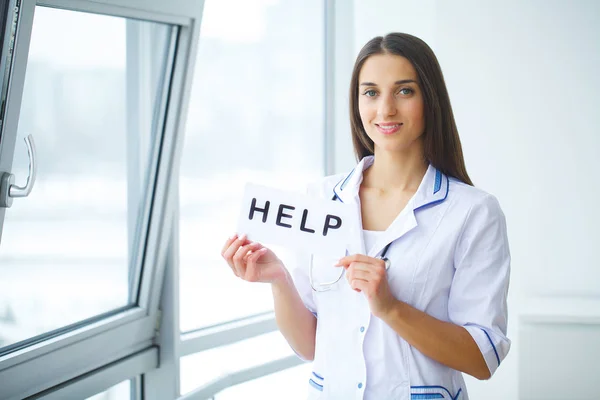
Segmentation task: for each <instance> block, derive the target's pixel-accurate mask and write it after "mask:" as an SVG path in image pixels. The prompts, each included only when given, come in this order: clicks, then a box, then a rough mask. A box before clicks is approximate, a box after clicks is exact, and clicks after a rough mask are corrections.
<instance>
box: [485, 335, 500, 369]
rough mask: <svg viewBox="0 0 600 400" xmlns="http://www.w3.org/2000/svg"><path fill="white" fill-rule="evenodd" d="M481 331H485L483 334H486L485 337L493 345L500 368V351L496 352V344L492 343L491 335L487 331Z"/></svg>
mask: <svg viewBox="0 0 600 400" xmlns="http://www.w3.org/2000/svg"><path fill="white" fill-rule="evenodd" d="M481 330H482V331H483V333H485V336H487V338H488V340H489V341H490V343H491V344H492V348H493V349H494V353H496V359H497V360H498V366H500V356H499V355H498V351H497V350H496V346H494V342H492V338H491V337H490V334H489V333H487V331H486V330H485V329H481Z"/></svg>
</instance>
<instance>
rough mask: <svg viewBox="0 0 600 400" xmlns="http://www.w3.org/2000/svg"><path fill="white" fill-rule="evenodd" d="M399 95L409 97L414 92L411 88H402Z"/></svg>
mask: <svg viewBox="0 0 600 400" xmlns="http://www.w3.org/2000/svg"><path fill="white" fill-rule="evenodd" d="M398 93H400V94H401V95H403V96H408V95H410V94H413V93H414V91H413V90H412V89H411V88H402V89H400V90H398Z"/></svg>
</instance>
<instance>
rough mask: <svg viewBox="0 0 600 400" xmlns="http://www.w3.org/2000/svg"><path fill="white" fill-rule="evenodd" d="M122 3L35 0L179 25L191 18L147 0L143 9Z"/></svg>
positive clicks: (38, 3) (52, 5)
mask: <svg viewBox="0 0 600 400" xmlns="http://www.w3.org/2000/svg"><path fill="white" fill-rule="evenodd" d="M122 3H123V4H122V5H119V4H114V3H110V4H109V3H104V2H101V1H98V0H95V1H92V0H37V5H38V6H44V7H51V8H60V9H65V10H69V11H80V12H87V13H92V14H100V15H108V16H114V17H122V18H131V19H140V20H145V21H152V22H159V23H165V24H171V25H179V26H190V25H191V23H192V18H191V17H190V16H189V15H177V9H173V10H172V11H173V12H174V13H173V14H166V13H164V12H161V11H157V10H156V7H153V4H152V1H147V3H148V4H147V5H145V7H144V9H141V8H134V7H131V6H129V5H126V4H127V2H126V1H122Z"/></svg>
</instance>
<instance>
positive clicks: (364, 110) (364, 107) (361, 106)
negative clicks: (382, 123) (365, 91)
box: [358, 99, 374, 128]
mask: <svg viewBox="0 0 600 400" xmlns="http://www.w3.org/2000/svg"><path fill="white" fill-rule="evenodd" d="M358 113H359V114H360V119H361V120H362V123H363V125H364V126H365V128H366V126H367V124H369V122H370V121H372V120H373V115H374V114H373V106H372V105H370V104H369V103H368V102H367V101H364V100H362V99H360V100H359V101H358Z"/></svg>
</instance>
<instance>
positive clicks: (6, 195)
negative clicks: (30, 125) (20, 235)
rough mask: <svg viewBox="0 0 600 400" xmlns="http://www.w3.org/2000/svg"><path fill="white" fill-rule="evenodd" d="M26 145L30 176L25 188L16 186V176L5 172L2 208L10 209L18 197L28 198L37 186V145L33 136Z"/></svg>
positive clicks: (0, 186) (0, 187)
mask: <svg viewBox="0 0 600 400" xmlns="http://www.w3.org/2000/svg"><path fill="white" fill-rule="evenodd" d="M25 144H26V145H27V154H28V156H29V176H28V177H27V182H26V183H25V186H24V187H21V186H17V185H15V184H14V183H15V176H14V175H13V174H11V173H8V172H5V173H4V174H2V179H1V180H0V207H10V206H11V205H12V202H13V199H14V198H16V197H27V196H29V193H31V190H32V189H33V185H34V184H35V177H36V172H37V164H36V162H35V144H34V142H33V136H31V135H28V136H27V137H26V138H25Z"/></svg>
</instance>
